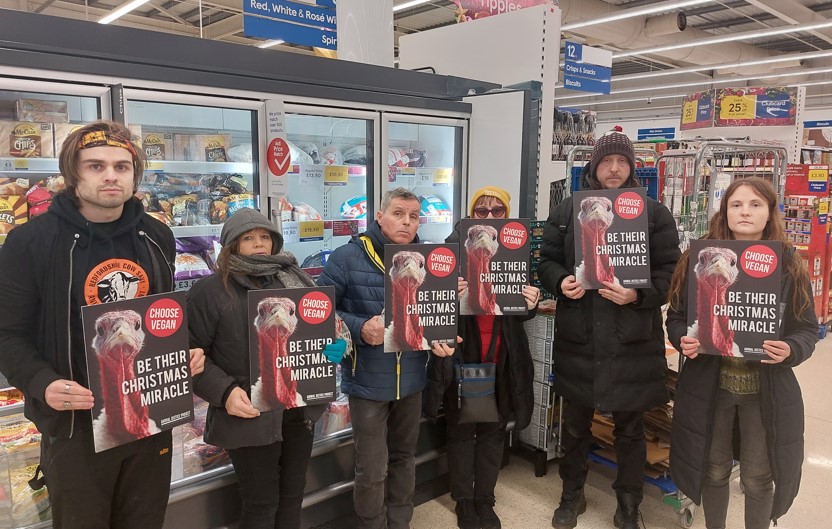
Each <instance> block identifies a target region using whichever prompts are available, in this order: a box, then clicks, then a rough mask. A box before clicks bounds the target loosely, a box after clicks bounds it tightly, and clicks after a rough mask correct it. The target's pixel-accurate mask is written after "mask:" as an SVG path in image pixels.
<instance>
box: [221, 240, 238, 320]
mask: <svg viewBox="0 0 832 529" xmlns="http://www.w3.org/2000/svg"><path fill="white" fill-rule="evenodd" d="M239 251H240V238H239V237H237V238H236V239H234V240H233V241H231V242H230V243H228V244H226V245H225V246H223V247H222V250H220V254H219V255H218V256H217V274H219V276H220V277H221V278H222V286H223V288H224V289H225V293H226V294H228V299H229V300H230V304H231V305H234V304H235V303H237V296H236V294H235V293H234V289H233V288H232V286H231V266H229V264H228V258H229V257H230V256H231V255H237V254H238V253H239Z"/></svg>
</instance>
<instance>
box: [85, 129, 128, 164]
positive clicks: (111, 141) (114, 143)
mask: <svg viewBox="0 0 832 529" xmlns="http://www.w3.org/2000/svg"><path fill="white" fill-rule="evenodd" d="M92 147H121V148H122V149H127V150H128V151H130V154H132V155H133V157H134V158H135V157H136V156H138V155H137V154H136V147H135V146H134V145H133V142H131V141H130V140H127V139H125V138H123V137H121V136H119V135H118V134H113V133H111V132H105V131H103V130H96V131H93V132H88V133H86V134H84V135H83V136H82V137H81V141H79V142H78V150H81V149H91V148H92Z"/></svg>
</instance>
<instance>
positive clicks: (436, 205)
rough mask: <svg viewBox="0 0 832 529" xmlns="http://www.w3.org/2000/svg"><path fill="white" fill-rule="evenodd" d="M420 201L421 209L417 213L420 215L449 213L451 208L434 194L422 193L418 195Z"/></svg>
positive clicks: (432, 215) (430, 215)
mask: <svg viewBox="0 0 832 529" xmlns="http://www.w3.org/2000/svg"><path fill="white" fill-rule="evenodd" d="M419 202H421V206H422V207H421V209H420V211H419V215H421V216H422V217H439V216H443V215H451V208H449V207H448V204H446V203H445V201H444V200H442V199H441V198H439V197H438V196H436V195H424V196H420V197H419Z"/></svg>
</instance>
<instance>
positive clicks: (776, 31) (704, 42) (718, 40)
mask: <svg viewBox="0 0 832 529" xmlns="http://www.w3.org/2000/svg"><path fill="white" fill-rule="evenodd" d="M828 27H832V20H827V21H825V22H816V23H813V24H798V25H794V26H786V27H779V28H771V29H763V30H757V31H746V32H745V33H734V34H733V35H724V36H721V37H713V38H707V39H699V40H692V41H689V42H682V43H679V44H670V45H667V46H656V47H654V48H644V49H641V50H630V51H625V52H616V53H613V54H612V58H613V59H620V58H622V57H632V56H633V55H649V54H651V53H658V52H660V51H669V50H681V49H684V48H693V47H697V46H709V45H711V44H722V43H724V42H734V41H737V40H748V39H753V38H758V37H770V36H772V35H784V34H786V33H797V32H801V31H810V30H813V29H823V28H828Z"/></svg>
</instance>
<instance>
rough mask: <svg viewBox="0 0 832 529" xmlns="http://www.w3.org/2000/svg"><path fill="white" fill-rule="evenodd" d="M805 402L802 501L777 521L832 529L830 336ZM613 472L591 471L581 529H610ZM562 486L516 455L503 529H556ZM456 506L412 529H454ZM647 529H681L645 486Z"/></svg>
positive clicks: (809, 370) (735, 489)
mask: <svg viewBox="0 0 832 529" xmlns="http://www.w3.org/2000/svg"><path fill="white" fill-rule="evenodd" d="M796 372H797V376H798V378H799V379H800V384H801V387H802V389H803V398H804V400H805V402H806V459H805V461H804V465H803V481H802V483H801V487H800V494H799V495H798V497H797V499H796V500H795V503H794V505H793V506H792V508H791V510H790V511H789V513H788V514H787V515H786V516H785V517H783V518H781V519H780V520H779V521H778V524H777V525H778V529H811V528H830V527H832V487H830V484H832V393H831V392H830V389H829V388H830V385H832V337H829V338H826V339H825V340H823V341H821V342H820V343H819V344H818V347H817V349H816V350H815V354H814V356H813V357H812V358H811V359H810V360H809V361H808V362H806V363H805V364H803V365H802V366H800V367H798V368H797V369H796ZM612 480H613V474H612V472H611V470H610V469H607V468H605V467H602V466H600V465H597V464H592V465H591V467H590V473H589V477H588V481H587V486H586V496H587V503H588V506H587V511H586V513H585V514H584V515H582V516H581V517H580V519H579V523H578V529H581V528H584V529H605V528H612V527H613V524H612V515H613V512H614V511H615V494H614V493H613V491H612V488H611V487H610V484H611V483H612ZM560 492H561V483H560V479H559V478H558V472H557V465H556V464H555V463H553V462H550V463H549V470H548V473H547V474H546V476H543V477H540V478H536V477H535V476H534V465H533V464H532V463H531V462H529V461H527V460H525V459H523V458H521V457H518V456H514V455H513V456H512V457H511V461H510V463H509V465H508V466H507V467H506V468H504V469H503V470H502V471H501V472H500V479H499V481H498V482H497V491H496V496H497V505H496V506H495V511H496V512H497V514H498V515H499V516H500V518H501V520H502V522H503V527H504V528H505V529H537V528H542V529H545V528H547V527H551V520H552V513H553V511H554V508H555V502H556V501H557V500H558V498H560ZM453 508H454V503H453V501H452V500H451V498H450V495H448V494H445V495H444V496H440V497H438V498H436V499H434V500H431V501H428V502H426V503H423V504H421V505H419V506H418V507H416V511H415V514H414V516H413V522H412V523H411V528H412V529H445V528H454V527H456V516H455V515H454V512H453ZM642 512H643V514H644V522H645V525H646V527H647V528H648V529H651V528H662V529H664V528H667V529H671V528H674V527H680V526H679V524H678V518H677V515H676V513H675V511H674V510H673V508H672V507H670V506H668V505H665V504H663V503H662V498H661V493H660V491H659V490H658V489H657V488H655V487H652V486H649V485H648V486H646V487H645V499H644V502H643V503H642ZM692 527H693V528H696V529H702V528H704V527H705V519H704V516H703V515H702V512H701V511H697V512H696V513H695V516H694V523H693V526H692ZM727 527H729V528H734V529H741V528H743V527H744V523H743V497H742V493H741V492H740V490H739V484H738V482H737V481H735V482H734V483H732V484H731V504H730V507H729V514H728V524H727Z"/></svg>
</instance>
